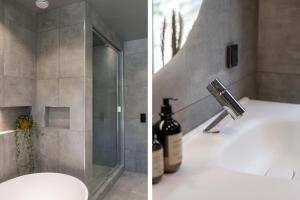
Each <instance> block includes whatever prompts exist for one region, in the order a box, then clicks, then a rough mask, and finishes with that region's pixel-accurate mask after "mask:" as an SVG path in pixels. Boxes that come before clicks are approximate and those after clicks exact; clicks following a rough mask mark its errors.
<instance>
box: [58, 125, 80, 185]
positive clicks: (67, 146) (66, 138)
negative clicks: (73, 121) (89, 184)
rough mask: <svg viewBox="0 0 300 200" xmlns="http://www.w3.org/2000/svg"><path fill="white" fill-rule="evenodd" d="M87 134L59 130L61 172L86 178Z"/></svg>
mask: <svg viewBox="0 0 300 200" xmlns="http://www.w3.org/2000/svg"><path fill="white" fill-rule="evenodd" d="M84 148H85V132H80V131H78V132H77V131H71V130H63V129H61V130H59V148H58V149H59V163H60V172H63V173H67V174H70V175H73V176H75V177H78V178H80V179H83V178H84V169H85V149H84Z"/></svg>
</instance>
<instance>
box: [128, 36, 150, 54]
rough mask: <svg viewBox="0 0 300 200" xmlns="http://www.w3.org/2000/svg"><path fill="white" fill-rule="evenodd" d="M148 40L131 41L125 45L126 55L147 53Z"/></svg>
mask: <svg viewBox="0 0 300 200" xmlns="http://www.w3.org/2000/svg"><path fill="white" fill-rule="evenodd" d="M147 52H148V39H139V40H131V41H128V42H125V43H124V54H125V55H126V54H132V53H147Z"/></svg>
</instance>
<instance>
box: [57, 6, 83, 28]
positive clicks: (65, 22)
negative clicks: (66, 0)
mask: <svg viewBox="0 0 300 200" xmlns="http://www.w3.org/2000/svg"><path fill="white" fill-rule="evenodd" d="M84 18H85V2H79V3H73V4H70V5H68V6H65V7H62V8H61V11H60V20H59V21H60V27H62V28H64V27H66V26H72V25H76V24H79V23H82V22H83V21H84Z"/></svg>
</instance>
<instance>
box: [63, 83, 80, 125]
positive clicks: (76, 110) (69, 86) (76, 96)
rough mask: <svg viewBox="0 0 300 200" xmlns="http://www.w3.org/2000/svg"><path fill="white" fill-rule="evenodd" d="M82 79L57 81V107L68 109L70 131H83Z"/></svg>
mask: <svg viewBox="0 0 300 200" xmlns="http://www.w3.org/2000/svg"><path fill="white" fill-rule="evenodd" d="M84 88H85V86H84V79H83V78H63V79H59V105H60V106H63V107H70V129H72V130H77V131H84V129H85V125H84V124H85V97H84Z"/></svg>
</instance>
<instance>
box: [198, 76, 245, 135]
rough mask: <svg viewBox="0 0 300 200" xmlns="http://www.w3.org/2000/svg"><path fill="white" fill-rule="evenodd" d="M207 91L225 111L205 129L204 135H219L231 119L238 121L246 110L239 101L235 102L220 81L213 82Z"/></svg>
mask: <svg viewBox="0 0 300 200" xmlns="http://www.w3.org/2000/svg"><path fill="white" fill-rule="evenodd" d="M207 90H208V91H209V92H210V93H211V94H212V95H213V96H214V97H215V98H216V100H217V101H218V102H219V103H220V104H221V106H223V108H224V110H223V112H222V113H221V114H219V115H218V117H217V118H216V119H215V120H214V121H213V122H212V123H210V124H209V125H208V126H207V127H206V128H205V129H204V133H219V132H220V129H221V127H222V126H223V125H224V124H225V123H226V122H227V121H228V120H229V119H230V117H231V118H232V119H233V120H236V119H238V118H239V117H241V116H242V115H243V114H244V112H245V109H244V108H243V107H242V106H241V104H240V103H239V102H238V101H237V100H235V98H234V97H233V96H232V95H231V94H230V93H229V91H228V90H227V89H226V88H225V86H224V85H223V84H222V83H221V82H220V81H219V80H218V79H215V80H214V81H212V82H211V83H210V84H209V85H208V86H207Z"/></svg>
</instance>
